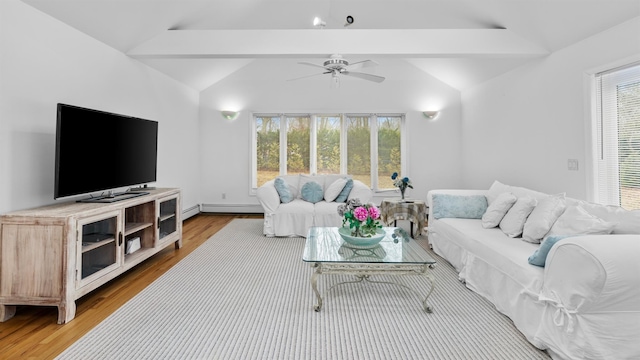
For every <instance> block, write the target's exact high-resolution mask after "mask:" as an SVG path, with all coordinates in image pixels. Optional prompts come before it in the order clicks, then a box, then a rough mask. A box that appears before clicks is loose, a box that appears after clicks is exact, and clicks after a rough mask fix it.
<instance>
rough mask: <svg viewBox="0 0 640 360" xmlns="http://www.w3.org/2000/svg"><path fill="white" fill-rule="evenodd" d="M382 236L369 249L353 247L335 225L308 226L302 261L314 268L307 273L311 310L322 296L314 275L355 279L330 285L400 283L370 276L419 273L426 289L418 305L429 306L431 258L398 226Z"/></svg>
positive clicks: (426, 309)
mask: <svg viewBox="0 0 640 360" xmlns="http://www.w3.org/2000/svg"><path fill="white" fill-rule="evenodd" d="M383 229H384V231H385V233H386V234H385V237H384V239H382V241H381V242H380V243H379V244H378V245H376V246H375V247H371V248H361V247H356V246H353V245H350V244H347V243H345V242H344V240H343V239H342V237H340V234H339V233H338V228H337V227H312V228H310V229H309V233H308V235H307V241H306V243H305V246H304V254H303V256H302V260H303V261H305V262H309V263H311V266H313V268H314V269H315V271H314V272H313V275H311V287H312V288H313V292H314V293H315V295H316V298H317V300H318V303H317V304H316V305H315V306H314V310H315V311H320V309H321V308H322V297H321V296H320V292H319V291H318V276H319V275H321V274H342V275H345V274H346V275H354V276H355V280H353V281H346V282H341V283H338V284H335V285H333V286H331V287H330V288H329V289H328V290H327V292H328V291H330V290H331V289H333V288H334V287H335V286H337V285H341V284H350V283H358V282H362V281H368V282H372V283H385V284H394V285H399V286H403V287H405V288H408V289H410V290H413V291H414V292H417V291H416V290H415V289H412V288H410V287H408V286H406V285H403V284H400V283H397V282H388V281H374V280H372V279H371V278H370V277H371V276H372V275H422V276H424V277H425V278H426V279H427V280H428V281H429V292H428V293H427V295H426V296H425V297H424V300H422V301H421V302H422V308H423V309H424V311H426V312H429V313H430V312H432V311H433V309H432V307H431V306H430V305H428V304H427V299H429V296H430V295H431V293H432V292H433V288H434V279H433V274H432V273H431V272H430V269H432V268H433V267H434V266H435V263H436V262H435V260H433V258H431V256H429V254H428V253H427V252H426V251H425V250H424V249H423V248H422V247H421V246H420V245H419V244H418V243H416V242H415V240H413V239H412V238H411V237H410V236H409V234H407V232H406V231H405V230H403V229H401V228H396V227H385V228H383Z"/></svg>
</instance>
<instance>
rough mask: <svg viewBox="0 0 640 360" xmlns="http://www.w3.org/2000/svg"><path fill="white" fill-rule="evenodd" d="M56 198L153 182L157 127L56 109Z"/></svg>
mask: <svg viewBox="0 0 640 360" xmlns="http://www.w3.org/2000/svg"><path fill="white" fill-rule="evenodd" d="M57 110H58V111H57V127H56V164H55V189H54V198H56V199H58V198H61V197H67V196H72V195H81V194H87V193H91V192H97V191H108V190H109V191H110V190H113V189H117V188H120V187H125V186H133V185H140V184H146V183H150V182H154V181H156V171H157V152H158V122H157V121H152V120H145V119H139V118H135V117H130V116H124V115H118V114H113V113H108V112H104V111H98V110H91V109H85V108H81V107H77V106H72V105H66V104H58V109H57Z"/></svg>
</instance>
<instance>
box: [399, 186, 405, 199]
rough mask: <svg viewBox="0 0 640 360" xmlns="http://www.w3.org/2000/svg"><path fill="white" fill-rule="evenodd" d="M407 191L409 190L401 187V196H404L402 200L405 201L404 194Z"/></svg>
mask: <svg viewBox="0 0 640 360" xmlns="http://www.w3.org/2000/svg"><path fill="white" fill-rule="evenodd" d="M405 190H407V188H404V187H401V188H400V195H401V196H402V200H404V192H405Z"/></svg>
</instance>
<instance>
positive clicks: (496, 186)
mask: <svg viewBox="0 0 640 360" xmlns="http://www.w3.org/2000/svg"><path fill="white" fill-rule="evenodd" d="M503 192H510V193H513V195H515V196H516V197H517V198H521V197H525V196H528V197H531V198H534V199H536V200H540V199H543V198H545V197H547V196H549V194H545V193H542V192H539V191H535V190H531V189H527V188H524V187H520V186H511V185H505V184H503V183H501V182H499V181H497V180H496V181H494V182H493V184H492V185H491V187H490V188H489V192H488V193H487V201H488V202H489V204H491V203H492V202H493V200H495V199H496V198H497V197H498V195H500V194H502V193H503Z"/></svg>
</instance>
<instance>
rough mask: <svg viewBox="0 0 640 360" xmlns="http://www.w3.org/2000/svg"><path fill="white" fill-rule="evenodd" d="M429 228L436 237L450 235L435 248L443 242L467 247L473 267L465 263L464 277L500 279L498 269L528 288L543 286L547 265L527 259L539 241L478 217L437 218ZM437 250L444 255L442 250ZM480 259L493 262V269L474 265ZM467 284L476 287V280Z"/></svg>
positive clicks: (534, 289)
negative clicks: (486, 225)
mask: <svg viewBox="0 0 640 360" xmlns="http://www.w3.org/2000/svg"><path fill="white" fill-rule="evenodd" d="M431 227H433V229H431ZM429 228H430V229H429V233H430V234H431V232H432V230H433V232H434V233H435V234H434V237H437V238H439V239H446V241H437V244H438V245H436V244H435V243H434V250H436V249H437V248H439V246H440V245H445V246H446V245H448V244H449V243H451V244H455V245H456V246H457V247H460V248H461V249H463V250H462V251H464V254H461V259H464V260H463V262H464V264H466V265H468V266H470V267H466V266H463V268H461V269H458V270H459V271H460V278H461V279H464V280H471V279H470V278H472V279H478V278H484V277H488V278H487V281H497V280H495V279H497V278H495V277H494V276H495V273H494V272H498V273H501V274H504V275H505V277H508V278H510V279H512V280H514V281H516V282H517V283H519V284H521V285H522V287H523V288H524V289H526V290H527V292H531V293H537V292H539V291H540V289H541V288H542V285H543V278H542V275H543V270H544V269H542V268H539V267H536V266H531V265H530V264H529V263H528V262H527V258H528V257H529V256H530V255H531V254H533V252H534V251H535V250H536V249H537V248H538V245H535V244H531V243H528V242H525V241H519V240H514V239H512V238H510V237H508V236H507V235H505V234H504V233H503V232H502V231H501V230H500V229H499V228H492V229H485V228H483V227H482V224H481V221H479V220H474V219H452V218H450V219H440V220H437V221H433V224H432V223H431V222H430V223H429ZM429 236H431V235H429ZM436 253H437V254H438V255H441V256H442V255H443V254H441V253H439V251H436ZM471 258H475V260H472V259H471ZM480 259H482V260H480ZM479 262H486V263H487V264H491V266H490V269H489V267H480V268H478V267H475V266H474V265H477V264H478V263H479ZM483 270H486V271H488V272H483ZM478 272H479V273H478ZM467 286H472V287H474V281H472V280H471V281H469V282H467ZM484 294H486V293H484ZM486 295H490V294H486Z"/></svg>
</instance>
